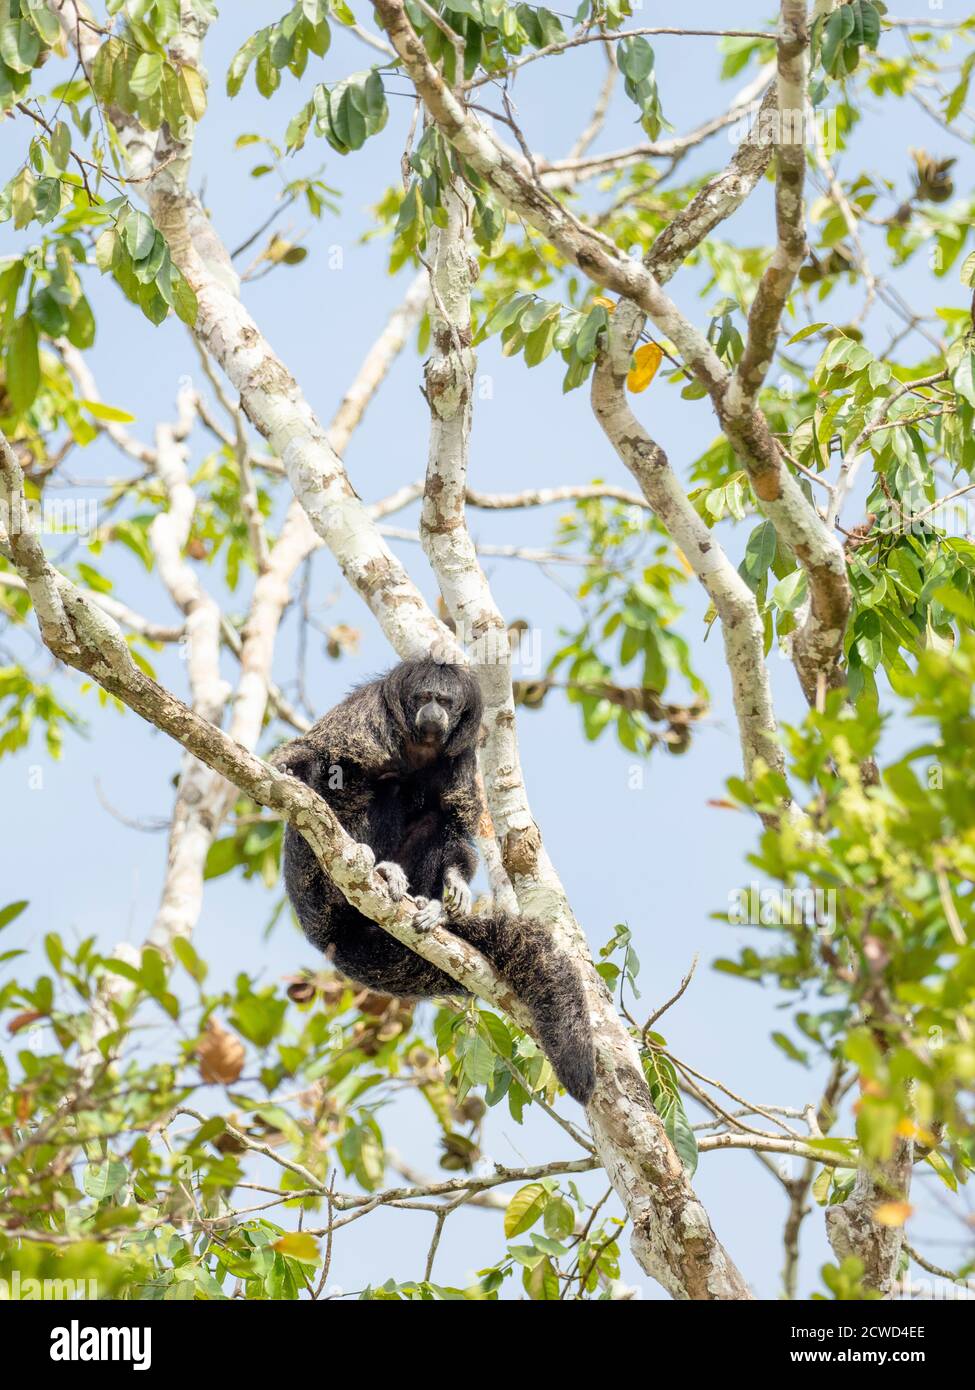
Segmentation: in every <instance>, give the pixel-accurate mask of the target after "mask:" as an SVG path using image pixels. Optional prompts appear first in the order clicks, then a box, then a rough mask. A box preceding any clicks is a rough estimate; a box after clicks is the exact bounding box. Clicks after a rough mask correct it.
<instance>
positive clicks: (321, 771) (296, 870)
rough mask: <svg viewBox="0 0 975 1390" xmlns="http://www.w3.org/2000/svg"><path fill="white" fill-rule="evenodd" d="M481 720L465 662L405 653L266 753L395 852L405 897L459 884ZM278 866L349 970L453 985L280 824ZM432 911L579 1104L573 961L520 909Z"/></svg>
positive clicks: (380, 857) (582, 1023)
mask: <svg viewBox="0 0 975 1390" xmlns="http://www.w3.org/2000/svg"><path fill="white" fill-rule="evenodd" d="M431 694H433V696H434V699H435V701H437V702H442V705H443V708H444V709H445V711H446V720H445V721H444V726H443V727H442V728H441V729H440V730H439V731H438V732H437V733H436V734H435V735H433V734H431V735H429V736H428V737H427V738H426V739H425V740H424V739H423V738H421V737H420V736H419V735H418V732H417V723H416V721H417V715H418V711H419V709H420V708H421V707H422V708H426V709H429V707H430V705H429V701H428V697H429V696H430V695H431ZM440 717H441V718H442V717H443V716H442V715H441V716H440ZM480 721H481V697H480V692H479V690H478V687H477V684H476V682H475V680H474V677H473V676H472V675H471V673H470V672H469V671H468V670H467V669H466V668H465V667H462V666H448V665H442V664H439V663H437V662H434V661H431V660H417V661H404V662H402V663H401V664H400V665H399V666H396V667H394V668H393V670H392V671H390V672H388V674H387V675H385V676H383V677H381V678H380V679H379V680H374V681H370V682H369V683H368V684H367V685H362V686H360V687H359V688H358V689H356V690H353V691H352V692H351V694H349V695H347V696H346V698H345V699H344V700H343V701H342V703H341V704H340V705H337V706H336V707H335V709H333V710H331V711H330V712H329V713H328V714H326V715H325V716H324V717H323V718H322V719H320V720H319V721H318V723H317V724H315V725H314V727H313V728H312V729H310V730H309V732H308V733H307V734H306V735H305V736H304V737H303V738H299V739H295V740H294V741H293V742H292V743H289V744H286V745H285V746H284V747H283V748H281V749H279V750H278V752H277V753H276V754H275V756H274V758H273V761H274V763H275V764H276V765H277V766H278V767H281V768H283V769H285V770H286V771H288V772H291V773H292V774H293V775H294V776H296V777H298V778H300V779H301V781H303V782H306V783H307V784H308V785H309V786H310V787H312V788H313V789H314V790H315V791H316V792H318V793H319V795H320V796H322V797H324V799H325V800H326V801H327V802H328V804H329V805H330V806H331V807H332V809H333V810H334V811H335V813H336V815H337V816H338V818H339V820H340V821H341V822H342V825H343V826H344V828H345V829H346V831H347V832H348V833H349V834H350V835H351V836H352V837H353V839H356V840H358V841H360V843H365V844H367V845H369V846H370V847H371V849H372V850H373V852H374V853H375V856H376V862H377V864H378V863H380V862H384V861H385V862H387V863H388V862H392V863H393V864H397V865H399V866H400V868H401V869H403V871H404V872H405V874H406V877H407V879H408V881H409V890H408V891H409V892H410V893H411V894H412V895H413V896H414V897H418V898H425V899H443V897H444V894H445V890H446V889H447V881H446V880H447V877H448V876H449V875H451V873H453V874H459V876H460V878H461V879H462V880H463V883H464V884H466V883H469V882H470V880H471V878H472V877H473V875H474V870H475V867H476V863H477V856H476V854H475V851H474V833H475V830H476V827H477V822H478V818H479V815H480V799H479V796H478V791H477V785H476V771H477V766H476V755H475V746H476V742H477V734H478V729H479V727H480ZM284 874H285V884H286V886H287V890H288V896H289V897H290V899H291V903H292V906H293V907H294V910H295V912H296V914H297V916H298V920H299V922H300V923H301V926H302V928H303V929H304V932H305V935H306V936H307V937H308V939H309V941H311V942H312V943H313V944H314V945H315V946H317V947H318V949H319V950H320V951H324V952H325V953H326V954H327V955H328V956H329V958H330V959H331V960H332V961H334V963H335V965H336V966H337V967H338V968H339V969H340V970H341V971H342V972H343V973H344V974H346V975H348V976H349V977H350V979H352V980H355V981H357V982H358V983H359V984H362V985H366V986H367V987H368V988H370V989H375V990H381V991H384V992H385V993H388V994H394V995H398V996H400V997H406V998H411V997H412V998H429V997H431V996H436V995H457V994H459V993H462V991H461V989H460V987H459V986H458V984H457V983H456V981H455V980H452V979H451V978H450V976H449V975H446V974H444V972H443V971H441V970H439V969H437V967H436V966H434V965H431V964H429V962H427V961H425V960H423V958H422V957H421V956H418V955H416V954H415V953H414V952H413V951H410V950H409V949H408V948H407V947H406V946H404V945H402V944H401V943H400V942H399V941H397V940H396V939H395V937H392V936H390V935H389V933H388V932H385V931H383V929H382V927H380V926H377V925H376V923H375V922H371V921H370V920H369V919H368V918H367V917H363V916H362V914H361V913H360V912H357V911H356V909H355V908H354V907H352V906H351V905H350V904H349V903H348V902H347V900H346V899H345V898H344V897H343V895H342V893H341V892H340V891H339V889H338V888H336V887H335V885H334V884H333V883H332V882H331V880H330V879H329V878H327V876H326V875H325V874H324V873H323V872H322V871H321V869H320V868H319V866H318V864H317V862H316V860H315V857H314V854H313V853H312V851H311V849H310V847H309V846H308V844H307V842H306V841H305V840H304V839H303V838H302V836H301V835H300V834H299V833H298V832H297V831H296V830H294V829H292V827H291V826H290V825H289V826H288V827H287V829H286V831H285V840H284ZM443 921H444V925H446V926H447V928H448V929H449V930H450V931H452V932H454V933H455V935H457V936H459V937H460V938H461V939H462V940H464V941H467V942H469V943H470V944H471V945H472V946H475V947H476V948H477V949H478V950H479V951H480V952H481V953H482V954H483V955H484V956H486V957H487V958H488V960H490V961H491V963H492V964H493V965H494V967H495V969H496V970H497V972H498V974H499V975H500V976H501V978H502V979H503V980H504V981H505V982H506V983H507V984H509V985H510V986H511V988H512V989H513V990H515V992H516V993H517V994H518V996H519V998H520V999H522V1000H523V1001H524V1002H525V1003H526V1004H527V1005H528V1007H529V1008H530V1009H531V1011H532V1015H533V1017H534V1019H535V1024H536V1027H537V1030H538V1036H539V1039H540V1040H541V1043H542V1045H543V1047H544V1048H545V1051H546V1053H547V1054H548V1056H549V1057H550V1059H551V1061H552V1065H553V1066H554V1067H555V1071H556V1074H557V1075H558V1077H559V1080H560V1081H561V1082H562V1084H563V1085H564V1086H565V1088H566V1090H567V1091H569V1093H570V1094H571V1095H573V1096H574V1097H575V1098H576V1099H577V1100H579V1101H581V1102H582V1103H583V1104H585V1102H586V1101H587V1100H588V1099H589V1097H590V1095H591V1094H592V1089H593V1085H594V1081H595V1074H594V1060H593V1044H592V1036H591V1032H590V1027H589V1017H588V1011H587V1009H586V1005H585V998H584V995H583V990H582V984H581V981H580V979H579V976H578V973H577V971H576V968H575V966H574V965H573V963H572V962H571V961H570V960H569V959H568V958H567V957H565V956H564V955H563V954H562V952H560V951H559V950H558V948H556V947H555V946H553V944H552V942H551V939H550V938H549V935H548V933H547V932H546V931H545V929H544V928H543V927H542V926H541V924H540V923H538V922H535V921H532V920H531V919H529V918H524V917H513V916H510V915H509V914H507V913H502V912H495V913H492V914H491V915H486V916H475V915H472V914H469V913H468V914H464V915H460V916H457V915H453V916H449V917H445V918H444V919H443Z"/></svg>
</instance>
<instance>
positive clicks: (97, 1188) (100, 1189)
mask: <svg viewBox="0 0 975 1390" xmlns="http://www.w3.org/2000/svg"><path fill="white" fill-rule="evenodd" d="M128 1175H129V1174H128V1169H127V1168H126V1166H125V1164H124V1163H118V1162H115V1161H110V1162H108V1163H89V1164H88V1165H87V1166H86V1168H85V1172H84V1178H83V1180H82V1184H83V1186H84V1189H85V1191H86V1192H87V1193H88V1196H89V1197H94V1199H95V1201H96V1202H104V1201H105V1200H106V1199H107V1198H108V1197H114V1196H115V1194H116V1193H117V1192H118V1191H119V1189H120V1188H121V1187H123V1186H124V1184H125V1181H126V1179H127V1178H128Z"/></svg>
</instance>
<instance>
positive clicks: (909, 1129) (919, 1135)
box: [897, 1119, 935, 1149]
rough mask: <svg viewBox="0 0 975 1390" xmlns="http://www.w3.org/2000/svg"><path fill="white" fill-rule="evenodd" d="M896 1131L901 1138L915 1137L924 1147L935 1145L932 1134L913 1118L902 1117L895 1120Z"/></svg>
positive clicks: (930, 1147) (929, 1147)
mask: <svg viewBox="0 0 975 1390" xmlns="http://www.w3.org/2000/svg"><path fill="white" fill-rule="evenodd" d="M897 1133H898V1134H899V1135H900V1136H901V1138H902V1139H916V1140H917V1141H918V1143H920V1144H923V1145H924V1147H925V1148H926V1149H933V1148H934V1145H935V1138H934V1135H933V1134H932V1133H931V1131H930V1130H928V1129H922V1128H921V1126H920V1125H918V1124H915V1123H914V1121H913V1120H908V1119H902V1120H898V1121H897Z"/></svg>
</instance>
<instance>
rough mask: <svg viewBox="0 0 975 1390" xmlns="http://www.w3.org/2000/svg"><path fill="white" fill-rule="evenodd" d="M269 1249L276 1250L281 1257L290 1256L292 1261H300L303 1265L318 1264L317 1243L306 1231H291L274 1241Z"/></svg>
mask: <svg viewBox="0 0 975 1390" xmlns="http://www.w3.org/2000/svg"><path fill="white" fill-rule="evenodd" d="M271 1249H272V1250H277V1251H278V1253H279V1254H281V1255H290V1256H291V1258H292V1259H293V1260H300V1261H301V1263H302V1264H304V1265H313V1264H317V1263H318V1241H317V1240H316V1239H315V1237H314V1236H312V1235H309V1234H308V1232H307V1231H291V1232H290V1233H289V1234H288V1235H286V1236H282V1237H281V1239H280V1240H276V1241H274V1242H273V1244H272V1246H271Z"/></svg>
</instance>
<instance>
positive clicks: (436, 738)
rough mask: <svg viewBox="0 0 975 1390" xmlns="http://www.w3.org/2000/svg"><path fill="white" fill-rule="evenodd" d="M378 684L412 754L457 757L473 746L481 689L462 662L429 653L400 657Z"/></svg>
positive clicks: (424, 759)
mask: <svg viewBox="0 0 975 1390" xmlns="http://www.w3.org/2000/svg"><path fill="white" fill-rule="evenodd" d="M382 690H383V695H384V697H385V700H386V704H387V707H388V708H389V712H390V714H391V716H392V718H393V722H394V723H395V725H396V727H397V730H398V731H399V734H400V736H401V738H402V739H403V743H404V751H405V752H406V753H407V756H409V757H410V758H411V760H413V759H416V760H418V761H421V762H429V761H431V760H432V759H433V758H435V757H441V756H442V757H447V758H456V757H457V756H458V755H459V754H461V753H464V752H467V751H468V750H469V749H472V748H473V747H474V746H475V744H476V742H477V731H478V729H479V728H480V724H481V709H482V704H481V692H480V690H479V689H478V685H477V681H476V680H475V679H474V676H473V674H472V672H471V671H470V670H469V669H468V668H467V667H466V666H448V665H445V664H444V663H443V662H439V661H433V660H431V659H430V658H429V657H423V658H420V659H418V660H415V661H402V662H400V664H399V666H395V667H394V668H393V669H392V671H390V672H389V674H388V675H387V676H385V677H384V679H383V682H382Z"/></svg>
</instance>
